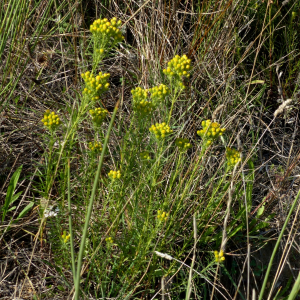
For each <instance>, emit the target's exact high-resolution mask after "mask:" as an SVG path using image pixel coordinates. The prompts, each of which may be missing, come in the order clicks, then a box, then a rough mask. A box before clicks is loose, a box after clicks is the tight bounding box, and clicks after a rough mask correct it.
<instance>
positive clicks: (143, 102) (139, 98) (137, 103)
mask: <svg viewBox="0 0 300 300" xmlns="http://www.w3.org/2000/svg"><path fill="white" fill-rule="evenodd" d="M131 94H132V101H133V109H134V111H135V112H136V113H138V114H139V115H140V116H142V117H145V116H147V115H149V114H150V113H151V112H152V110H153V108H154V106H153V103H152V102H150V101H147V98H148V90H147V89H142V88H141V87H137V88H135V89H133V90H131Z"/></svg>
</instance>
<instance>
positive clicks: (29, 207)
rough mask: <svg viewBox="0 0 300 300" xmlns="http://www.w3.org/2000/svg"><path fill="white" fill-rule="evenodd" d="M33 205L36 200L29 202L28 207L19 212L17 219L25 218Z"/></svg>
mask: <svg viewBox="0 0 300 300" xmlns="http://www.w3.org/2000/svg"><path fill="white" fill-rule="evenodd" d="M33 205H34V202H30V203H29V204H27V205H26V207H25V208H24V209H23V210H22V211H21V212H20V213H19V215H18V216H17V219H16V220H18V219H20V218H23V217H24V216H25V215H26V214H27V213H28V212H29V211H30V210H31V208H32V206H33Z"/></svg>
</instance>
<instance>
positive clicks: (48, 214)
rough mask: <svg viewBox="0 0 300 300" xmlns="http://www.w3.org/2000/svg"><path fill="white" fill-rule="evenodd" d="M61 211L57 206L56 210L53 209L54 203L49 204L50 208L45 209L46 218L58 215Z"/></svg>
mask: <svg viewBox="0 0 300 300" xmlns="http://www.w3.org/2000/svg"><path fill="white" fill-rule="evenodd" d="M58 212H59V208H58V207H56V208H55V210H53V205H50V206H48V208H47V209H46V210H45V211H44V216H45V218H49V217H56V216H57V214H58Z"/></svg>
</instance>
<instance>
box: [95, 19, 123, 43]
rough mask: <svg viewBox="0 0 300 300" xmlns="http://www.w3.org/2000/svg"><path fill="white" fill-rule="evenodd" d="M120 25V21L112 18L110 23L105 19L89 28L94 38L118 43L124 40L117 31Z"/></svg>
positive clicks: (97, 21)
mask: <svg viewBox="0 0 300 300" xmlns="http://www.w3.org/2000/svg"><path fill="white" fill-rule="evenodd" d="M121 25H122V22H121V20H117V18H112V19H111V20H110V21H108V19H106V18H105V19H98V20H96V21H94V23H93V24H92V25H91V26H90V31H91V33H92V34H93V35H94V36H95V37H96V38H101V39H106V40H107V41H110V40H111V39H113V41H114V43H118V42H121V41H122V40H123V38H124V37H123V35H122V33H121V31H120V29H119V27H120V26H121Z"/></svg>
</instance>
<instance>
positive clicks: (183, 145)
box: [175, 138, 192, 152]
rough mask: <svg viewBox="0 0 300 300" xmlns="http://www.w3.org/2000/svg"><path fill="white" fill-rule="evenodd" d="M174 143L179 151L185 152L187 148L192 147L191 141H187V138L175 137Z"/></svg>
mask: <svg viewBox="0 0 300 300" xmlns="http://www.w3.org/2000/svg"><path fill="white" fill-rule="evenodd" d="M175 145H176V146H177V147H178V148H179V151H180V152H185V151H187V150H188V149H189V148H191V147H192V145H191V143H190V142H189V140H188V139H182V138H178V139H176V140H175Z"/></svg>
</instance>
